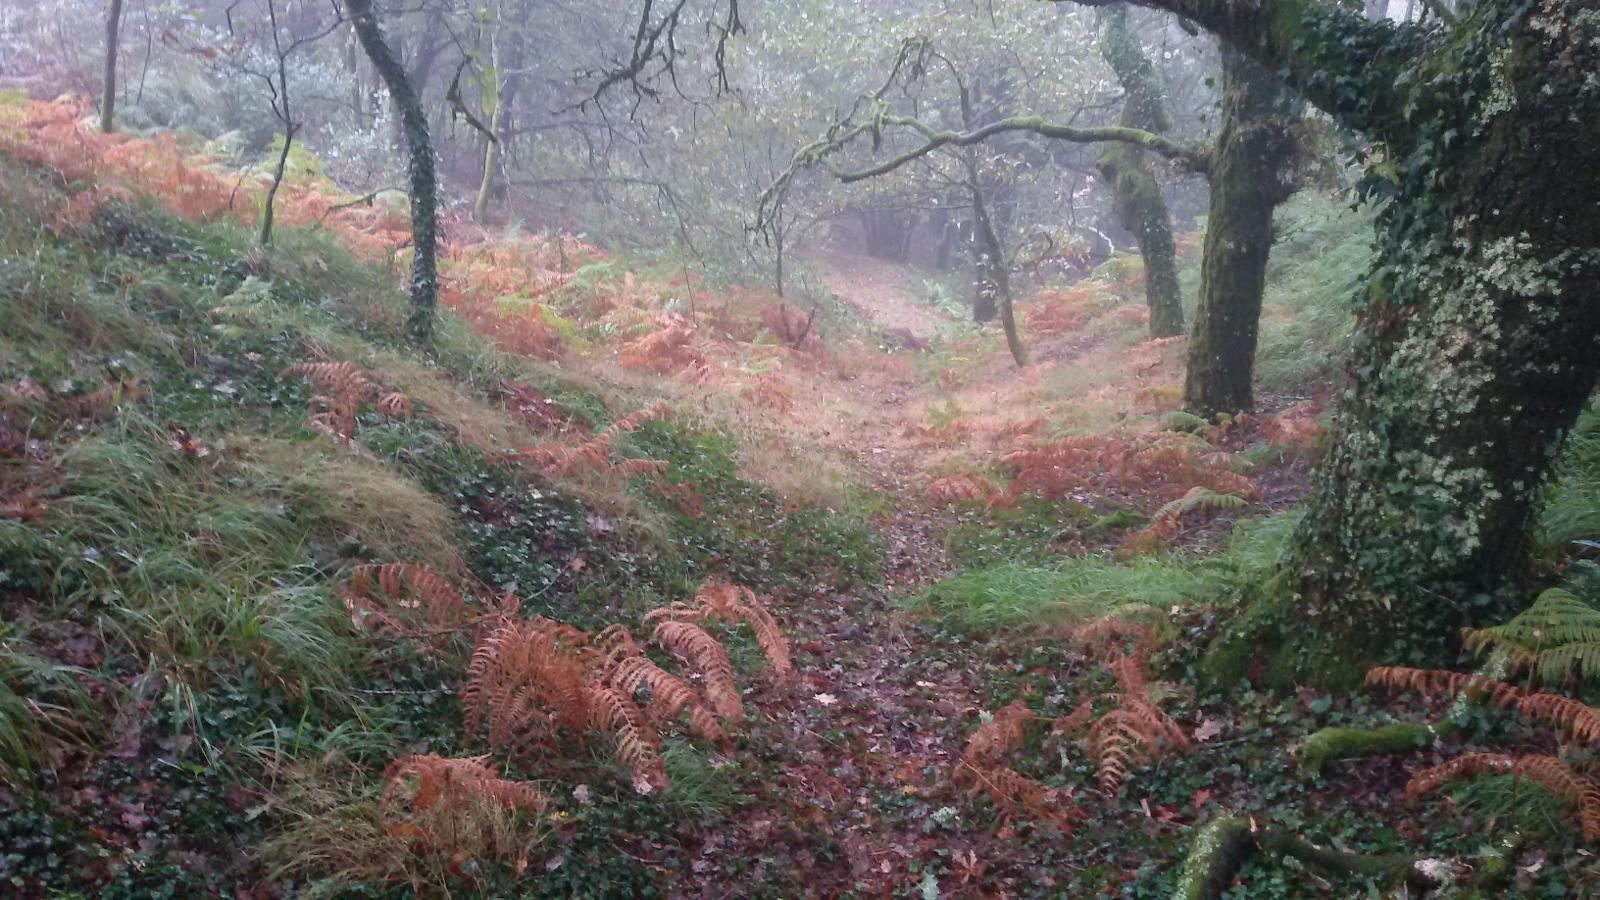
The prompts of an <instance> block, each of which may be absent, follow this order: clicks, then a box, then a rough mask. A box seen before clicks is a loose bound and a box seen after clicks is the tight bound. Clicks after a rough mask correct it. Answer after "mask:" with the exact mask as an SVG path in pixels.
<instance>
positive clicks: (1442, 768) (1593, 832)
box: [1406, 753, 1600, 842]
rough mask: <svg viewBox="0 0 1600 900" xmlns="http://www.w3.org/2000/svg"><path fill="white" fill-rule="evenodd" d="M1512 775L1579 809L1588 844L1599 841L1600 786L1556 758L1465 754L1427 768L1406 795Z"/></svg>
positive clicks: (1410, 786) (1408, 787)
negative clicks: (1481, 777) (1468, 781)
mask: <svg viewBox="0 0 1600 900" xmlns="http://www.w3.org/2000/svg"><path fill="white" fill-rule="evenodd" d="M1501 774H1510V775H1512V776H1514V777H1515V778H1526V779H1528V780H1529V781H1532V782H1534V783H1535V784H1538V785H1539V786H1541V787H1543V788H1544V789H1545V790H1547V791H1549V792H1550V793H1551V794H1553V795H1555V796H1557V797H1559V798H1561V799H1562V800H1565V801H1566V802H1568V803H1570V804H1572V805H1573V806H1574V807H1576V808H1577V811H1578V820H1579V822H1580V823H1581V825H1582V827H1583V839H1584V840H1585V841H1590V842H1592V841H1596V840H1600V786H1597V785H1596V784H1595V783H1594V781H1592V780H1591V779H1589V778H1586V777H1584V776H1583V775H1581V774H1579V773H1578V772H1576V771H1573V769H1572V767H1571V766H1569V765H1567V764H1566V763H1565V762H1564V761H1562V760H1560V759H1557V758H1556V757H1553V756H1513V755H1511V754H1508V753H1466V754H1462V755H1461V756H1458V757H1456V758H1455V759H1452V760H1449V761H1447V762H1444V763H1441V764H1439V765H1437V766H1433V767H1431V768H1428V769H1424V770H1423V771H1421V772H1418V773H1417V774H1416V775H1414V776H1412V778H1411V780H1410V781H1409V782H1408V783H1407V784H1406V796H1407V797H1408V798H1410V799H1413V800H1415V799H1417V798H1418V797H1421V796H1423V795H1425V794H1428V793H1431V792H1432V791H1434V790H1437V789H1438V788H1439V787H1441V786H1443V785H1444V784H1446V783H1448V782H1451V781H1457V780H1461V779H1464V778H1474V777H1477V776H1480V775H1501Z"/></svg>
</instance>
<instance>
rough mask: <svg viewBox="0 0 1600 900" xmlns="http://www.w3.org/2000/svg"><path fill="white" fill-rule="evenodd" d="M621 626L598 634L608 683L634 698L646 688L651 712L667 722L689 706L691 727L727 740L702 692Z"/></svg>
mask: <svg viewBox="0 0 1600 900" xmlns="http://www.w3.org/2000/svg"><path fill="white" fill-rule="evenodd" d="M621 628H622V626H620V625H613V626H612V627H611V628H607V629H606V630H605V631H602V632H601V633H600V634H599V635H598V636H597V637H596V644H597V645H599V646H601V647H602V648H603V649H604V650H605V653H606V655H605V663H604V672H603V677H604V680H605V682H606V683H607V684H610V685H612V686H613V687H615V688H617V689H618V690H619V691H621V692H622V694H623V696H625V697H628V698H633V697H635V696H637V694H638V692H639V691H640V690H641V689H643V690H644V691H646V692H647V693H648V694H649V695H650V700H651V703H650V706H649V708H648V710H647V711H649V712H651V714H652V717H653V718H654V719H655V720H656V721H660V722H667V721H671V720H672V719H674V718H676V717H677V715H678V714H679V713H680V712H682V711H683V710H686V709H687V710H689V729H690V732H691V733H692V734H694V735H695V736H696V737H699V738H701V739H702V740H706V741H710V742H712V743H715V744H724V743H726V742H727V735H725V734H724V733H723V731H722V728H721V727H720V726H718V725H717V720H716V717H715V716H713V715H711V714H710V713H709V712H708V711H707V710H706V709H705V707H704V706H703V705H702V704H701V702H700V696H699V694H697V693H696V692H695V690H694V688H692V687H690V686H689V684H688V683H687V682H685V681H684V680H683V679H681V678H679V677H678V676H676V675H674V674H672V673H671V672H668V671H667V670H666V669H663V668H661V667H660V666H658V665H656V664H655V662H654V661H652V660H651V659H650V658H649V657H647V656H645V655H644V653H643V651H641V650H640V649H639V646H638V645H637V644H635V643H634V641H633V636H632V635H630V634H628V633H627V631H626V630H621V631H620V632H619V629H621Z"/></svg>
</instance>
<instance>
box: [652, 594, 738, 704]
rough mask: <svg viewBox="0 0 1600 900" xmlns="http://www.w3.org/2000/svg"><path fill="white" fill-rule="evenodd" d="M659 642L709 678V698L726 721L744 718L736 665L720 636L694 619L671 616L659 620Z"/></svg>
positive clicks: (707, 682) (657, 637) (656, 637)
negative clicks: (694, 621)
mask: <svg viewBox="0 0 1600 900" xmlns="http://www.w3.org/2000/svg"><path fill="white" fill-rule="evenodd" d="M653 636H654V639H655V642H656V643H657V644H660V645H661V646H662V647H665V648H666V649H668V650H670V651H671V652H672V653H673V654H674V655H675V656H677V657H678V658H679V659H681V660H683V661H684V663H685V664H687V665H688V666H690V667H691V668H693V669H695V670H697V671H698V672H699V673H700V675H701V676H702V677H704V678H705V682H706V698H707V699H708V700H709V701H710V702H711V708H712V709H713V710H715V711H716V713H717V715H718V716H719V717H721V718H722V719H723V720H724V721H727V722H733V723H738V722H740V721H743V719H744V701H743V700H742V699H741V698H740V695H739V687H738V685H737V684H735V683H734V680H733V666H732V665H731V664H730V663H729V662H728V654H727V653H726V652H725V651H724V650H723V649H722V645H721V644H719V643H717V639H716V638H714V637H712V636H711V635H710V634H708V633H707V632H706V631H705V629H703V628H701V627H700V626H699V625H696V624H694V623H693V622H687V621H683V620H678V619H667V620H663V621H659V622H657V623H656V626H655V631H654V632H653Z"/></svg>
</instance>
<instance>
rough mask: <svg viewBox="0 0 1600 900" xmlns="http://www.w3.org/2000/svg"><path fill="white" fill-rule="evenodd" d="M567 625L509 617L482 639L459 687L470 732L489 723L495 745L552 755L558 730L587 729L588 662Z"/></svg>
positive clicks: (492, 746) (489, 731)
mask: <svg viewBox="0 0 1600 900" xmlns="http://www.w3.org/2000/svg"><path fill="white" fill-rule="evenodd" d="M566 628H567V626H560V627H554V626H553V625H552V624H551V623H549V621H548V620H538V619H535V620H532V621H528V622H515V621H506V622H503V623H501V625H500V626H499V627H498V628H496V629H495V630H494V631H492V632H490V633H489V634H488V635H486V636H485V637H484V638H483V639H482V640H480V641H479V643H478V646H477V648H475V649H474V650H473V653H472V660H471V662H470V663H469V664H468V666H467V680H466V683H465V684H464V685H463V686H462V688H461V691H460V695H461V704H462V707H463V708H464V710H465V719H464V726H465V729H466V731H467V733H469V734H476V733H478V731H479V730H480V728H482V727H483V726H484V725H485V724H487V726H488V743H489V746H490V747H491V748H494V749H500V748H506V749H509V750H511V751H512V752H515V753H526V752H532V753H536V754H548V753H551V752H553V751H555V750H556V749H557V748H558V747H559V741H558V740H557V738H558V734H557V732H558V730H559V729H562V728H565V729H567V730H569V731H570V732H572V733H575V734H576V733H581V732H582V731H583V729H584V728H585V727H586V726H587V725H588V724H589V721H590V707H589V701H590V696H589V693H588V684H587V682H588V678H589V672H588V670H589V666H588V663H587V660H585V659H584V658H583V657H582V656H581V655H580V653H579V651H578V650H576V649H575V648H574V647H573V646H572V643H571V641H572V638H573V637H574V636H573V635H571V634H569V633H568V632H567V631H566V630H565V629H566ZM573 631H576V629H573Z"/></svg>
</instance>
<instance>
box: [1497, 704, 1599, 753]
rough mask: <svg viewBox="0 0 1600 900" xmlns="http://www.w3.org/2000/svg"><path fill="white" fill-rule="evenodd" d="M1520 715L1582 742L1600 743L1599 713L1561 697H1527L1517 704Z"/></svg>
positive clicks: (1596, 710)
mask: <svg viewBox="0 0 1600 900" xmlns="http://www.w3.org/2000/svg"><path fill="white" fill-rule="evenodd" d="M1516 707H1517V714H1518V715H1520V716H1522V717H1524V718H1528V719H1536V720H1538V721H1541V722H1546V723H1548V724H1549V725H1551V726H1552V727H1554V728H1556V729H1557V730H1560V731H1565V732H1567V733H1568V734H1570V735H1572V736H1573V737H1574V738H1576V739H1577V740H1579V741H1584V742H1586V743H1592V742H1594V741H1597V740H1600V709H1595V708H1594V707H1592V706H1589V705H1588V704H1586V703H1580V702H1579V701H1577V700H1574V699H1572V698H1571V697H1563V696H1561V695H1560V694H1546V693H1539V694H1525V695H1523V696H1521V697H1518V698H1517V700H1516Z"/></svg>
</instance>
